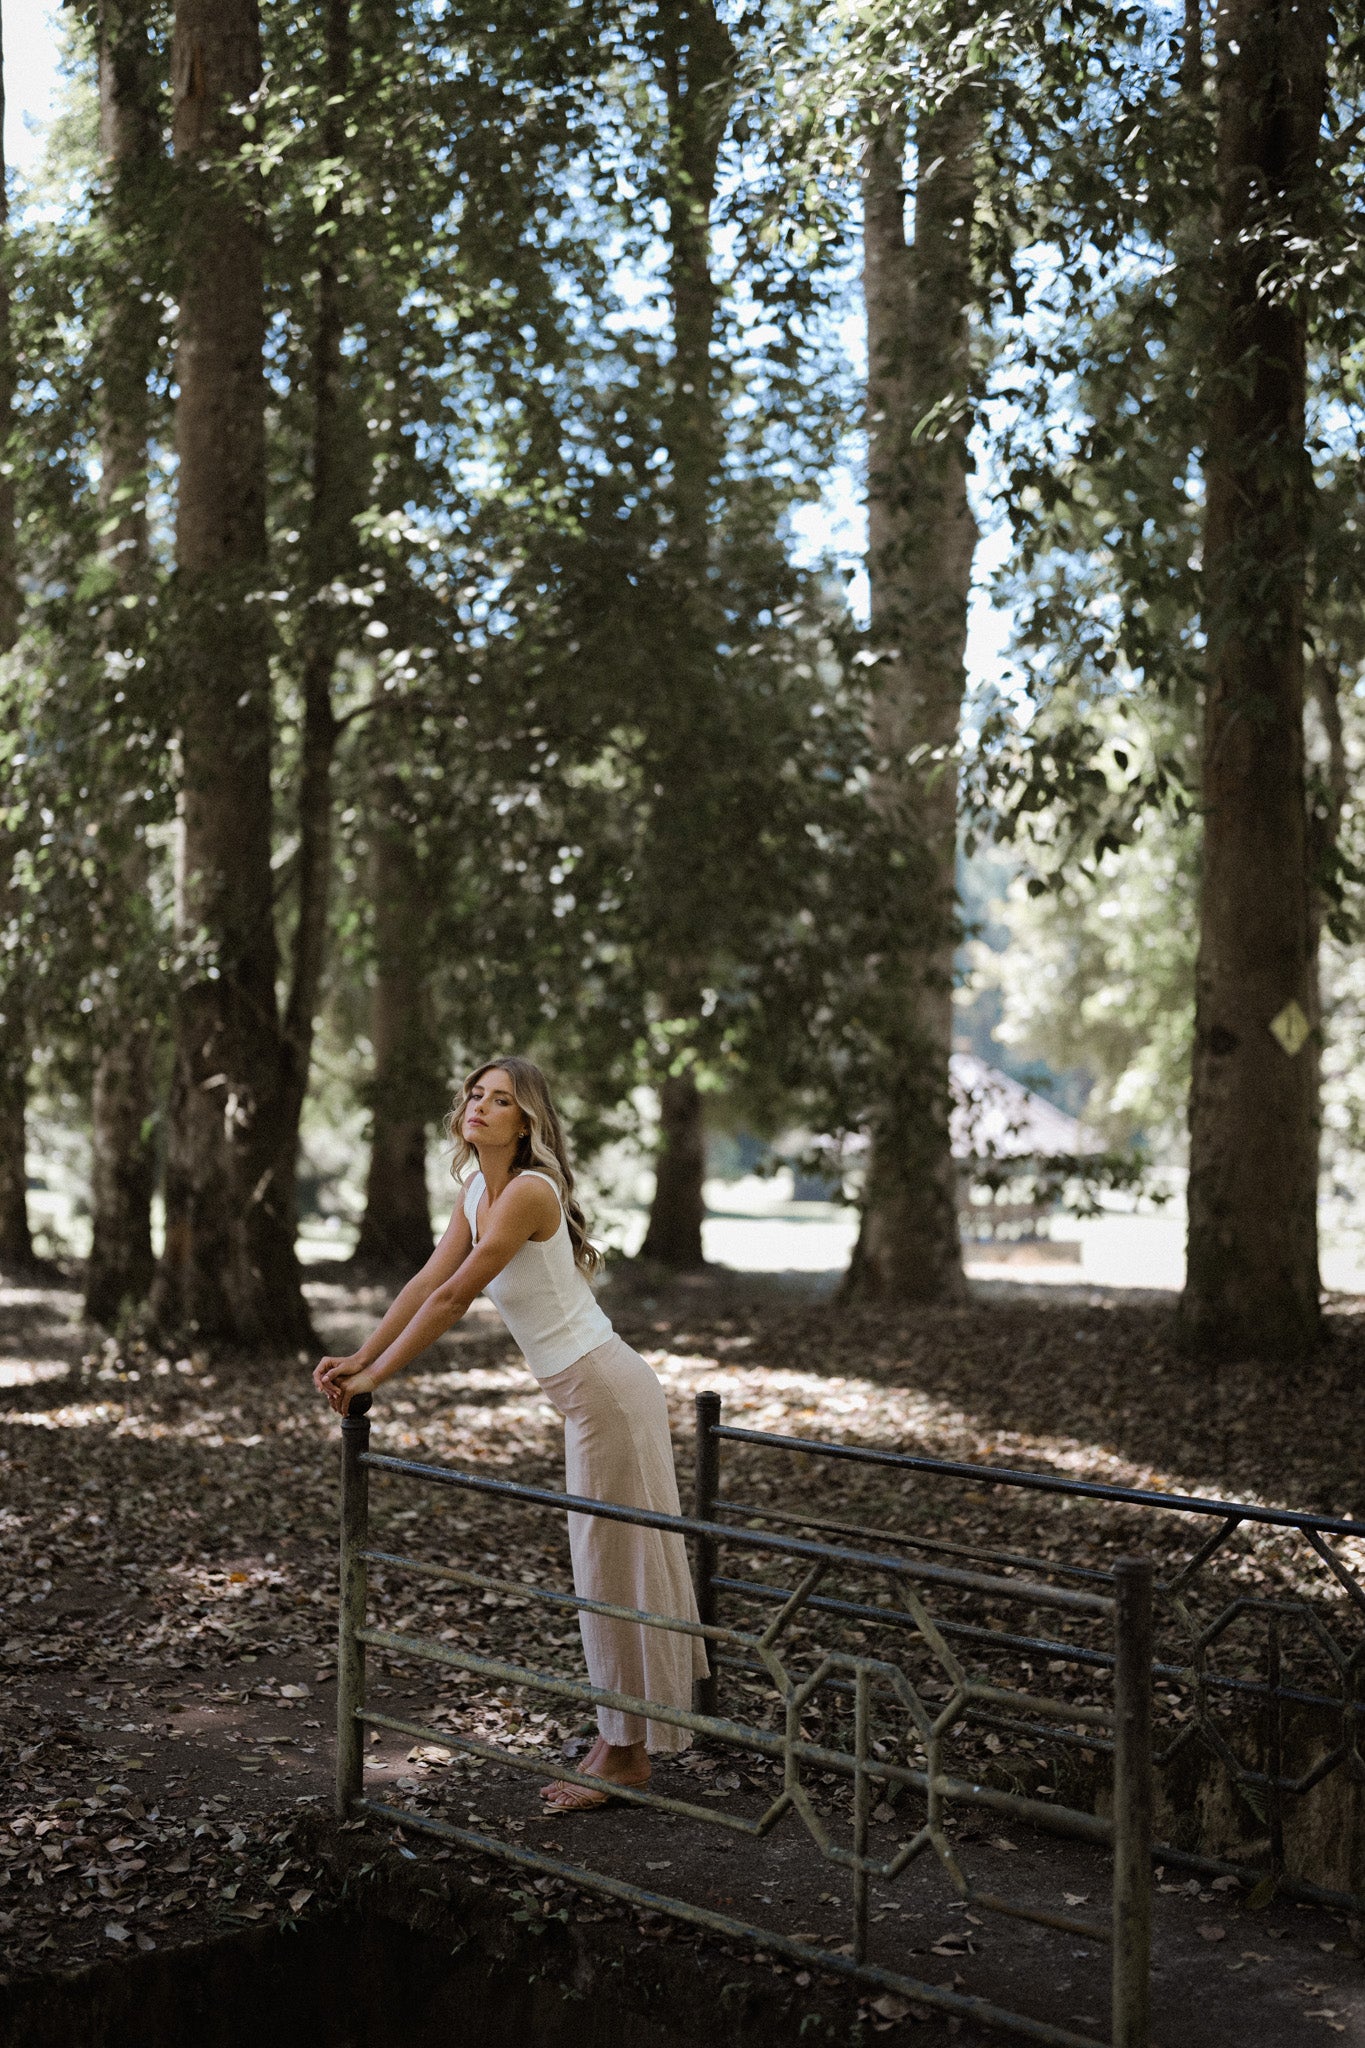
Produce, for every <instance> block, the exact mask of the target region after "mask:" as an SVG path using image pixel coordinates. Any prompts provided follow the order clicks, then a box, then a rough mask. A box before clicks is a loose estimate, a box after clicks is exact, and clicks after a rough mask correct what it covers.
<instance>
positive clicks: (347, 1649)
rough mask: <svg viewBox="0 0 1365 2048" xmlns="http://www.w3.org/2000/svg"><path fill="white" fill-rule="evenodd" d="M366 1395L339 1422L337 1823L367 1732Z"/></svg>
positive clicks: (356, 1787) (356, 1785) (361, 1762)
mask: <svg viewBox="0 0 1365 2048" xmlns="http://www.w3.org/2000/svg"><path fill="white" fill-rule="evenodd" d="M369 1406H370V1396H369V1395H368V1394H358V1395H357V1396H356V1398H355V1400H354V1401H353V1402H352V1403H351V1412H350V1414H349V1415H345V1416H343V1417H342V1421H341V1605H340V1611H339V1613H338V1616H337V1782H336V1812H337V1819H338V1820H346V1819H348V1818H349V1816H350V1811H351V1802H352V1801H353V1800H355V1799H358V1798H359V1797H360V1794H361V1792H362V1790H363V1788H364V1776H365V1747H364V1744H365V1731H364V1729H363V1727H362V1726H361V1724H360V1722H359V1721H357V1719H356V1713H357V1710H358V1709H359V1708H361V1707H363V1706H364V1704H365V1645H364V1644H363V1643H360V1642H357V1641H356V1631H357V1629H362V1628H364V1626H365V1593H366V1580H367V1571H366V1566H365V1557H364V1552H365V1549H366V1547H367V1545H368V1543H369V1540H370V1475H369V1472H368V1470H367V1469H366V1467H365V1466H364V1465H362V1464H361V1462H360V1461H361V1458H362V1457H363V1456H364V1454H365V1452H366V1451H367V1450H368V1449H369V1446H370V1424H369V1420H368V1414H367V1411H368V1409H369Z"/></svg>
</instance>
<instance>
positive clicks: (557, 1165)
mask: <svg viewBox="0 0 1365 2048" xmlns="http://www.w3.org/2000/svg"><path fill="white" fill-rule="evenodd" d="M494 1067H500V1068H501V1069H502V1071H503V1073H504V1074H506V1076H507V1078H508V1080H509V1081H510V1082H511V1083H512V1096H513V1100H514V1101H515V1102H516V1105H517V1108H518V1109H519V1110H520V1111H521V1113H522V1115H523V1116H524V1117H525V1119H526V1129H525V1130H524V1131H523V1132H522V1135H521V1138H520V1140H519V1141H518V1144H517V1149H516V1152H515V1154H514V1156H513V1159H512V1171H513V1173H514V1174H516V1173H524V1172H525V1171H526V1169H527V1168H528V1167H534V1168H535V1170H536V1171H537V1172H538V1173H545V1174H548V1175H549V1177H550V1179H551V1180H552V1181H553V1182H554V1184H555V1187H556V1188H557V1189H558V1191H559V1199H560V1202H561V1204H562V1205H563V1209H564V1220H565V1222H566V1223H567V1224H568V1226H569V1241H570V1243H571V1244H572V1246H573V1257H574V1264H575V1265H576V1266H581V1267H582V1269H583V1271H584V1272H585V1273H595V1272H596V1271H597V1268H598V1267H599V1266H600V1265H601V1263H602V1254H601V1253H600V1252H599V1251H598V1249H597V1247H596V1245H595V1244H592V1243H590V1242H589V1239H588V1225H587V1219H586V1217H585V1216H584V1214H583V1211H582V1209H581V1208H580V1207H579V1205H578V1197H577V1196H576V1195H575V1194H574V1185H573V1168H572V1167H571V1166H570V1164H569V1147H568V1142H567V1140H566V1139H565V1136H564V1126H563V1124H562V1123H561V1122H560V1120H559V1111H558V1110H557V1109H556V1108H555V1105H554V1099H553V1097H552V1096H551V1094H550V1084H549V1082H548V1081H547V1080H546V1078H545V1076H544V1074H543V1073H542V1072H541V1070H540V1068H539V1067H538V1066H537V1065H536V1063H535V1061H534V1060H527V1059H522V1058H521V1057H520V1055H519V1054H517V1053H513V1054H511V1056H510V1057H509V1058H507V1059H501V1060H485V1061H484V1062H483V1065H482V1066H479V1067H475V1069H474V1071H473V1073H472V1074H466V1076H465V1078H464V1082H463V1084H462V1086H461V1088H460V1094H459V1099H458V1101H457V1102H456V1104H455V1107H454V1108H453V1109H452V1110H451V1112H450V1115H449V1116H448V1117H447V1118H446V1135H447V1137H449V1139H450V1141H451V1143H452V1145H453V1146H454V1156H453V1157H452V1159H451V1162H450V1171H451V1173H452V1175H453V1176H454V1178H455V1179H456V1180H458V1181H463V1180H464V1177H465V1168H466V1167H467V1166H468V1165H469V1162H470V1160H471V1159H472V1160H473V1161H474V1163H475V1165H476V1166H477V1164H478V1153H477V1152H476V1151H475V1149H474V1147H473V1146H472V1145H471V1144H469V1143H468V1141H467V1140H466V1138H465V1135H464V1113H465V1110H466V1109H467V1108H468V1107H469V1097H470V1095H471V1093H472V1092H473V1089H474V1085H475V1083H476V1082H477V1081H479V1080H481V1079H482V1078H483V1076H484V1075H485V1074H489V1073H491V1072H492V1071H493V1069H494Z"/></svg>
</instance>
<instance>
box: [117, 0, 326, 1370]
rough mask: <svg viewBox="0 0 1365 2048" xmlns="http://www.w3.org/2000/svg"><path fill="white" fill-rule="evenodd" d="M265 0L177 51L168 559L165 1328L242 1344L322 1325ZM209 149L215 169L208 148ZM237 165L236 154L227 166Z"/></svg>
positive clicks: (203, 27)
mask: <svg viewBox="0 0 1365 2048" xmlns="http://www.w3.org/2000/svg"><path fill="white" fill-rule="evenodd" d="M260 62H261V57H260V23H259V19H258V15H257V9H256V6H255V4H254V0H179V4H178V5H177V7H176V15H175V31H174V40H173V44H172V91H173V98H174V127H173V133H174V142H175V153H176V157H177V160H178V162H179V165H180V167H181V174H182V180H183V183H182V187H181V189H182V193H183V195H184V214H183V223H184V236H185V242H184V252H183V278H182V286H181V299H180V331H179V346H178V355H177V376H178V379H179V384H180V398H179V402H178V405H177V408H176V446H177V453H178V456H179V502H178V509H177V519H176V559H177V571H178V575H177V583H178V596H179V607H180V611H179V630H180V653H181V673H182V684H183V690H184V708H183V716H182V726H181V749H182V756H183V793H182V798H181V819H180V839H179V874H178V908H179V926H180V933H181V941H182V946H183V947H184V949H185V952H186V954H187V956H188V960H187V965H186V968H185V981H184V984H183V986H182V990H181V993H180V997H179V1000H178V1002H177V1006H176V1020H175V1074H174V1080H173V1084H172V1095H171V1114H170V1128H169V1147H168V1160H167V1187H166V1206H167V1217H166V1247H165V1252H164V1254H163V1257H162V1262H161V1267H160V1270H159V1273H158V1276H157V1287H156V1300H155V1307H156V1311H157V1319H158V1321H159V1322H160V1323H161V1324H163V1325H165V1326H173V1327H182V1326H188V1327H191V1328H193V1329H195V1330H197V1331H198V1332H199V1333H200V1334H201V1335H202V1336H204V1337H207V1338H209V1339H213V1340H219V1341H225V1342H229V1343H235V1344H262V1343H269V1344H295V1343H304V1342H306V1341H308V1339H309V1338H310V1336H311V1332H310V1329H309V1323H308V1315H307V1310H306V1308H305V1306H304V1301H303V1294H302V1290H301V1287H300V1284H299V1269H298V1263H297V1259H296V1256H295V1250H294V1240H293V1230H292V1220H293V1217H292V1212H293V1202H292V1198H291V1192H290V1190H289V1189H287V1188H285V1187H283V1186H282V1185H281V1183H280V1176H279V1161H278V1153H277V1143H276V1141H277V1132H278V1122H279V1117H280V1114H281V1111H282V1108H283V1100H284V1090H285V1083H286V1078H287V1059H286V1053H285V1047H284V1040H283V1033H282V1030H281V1027H280V1020H279V1014H278V1010H277V1007H276V987H275V983H276V969H277V966H278V955H277V944H276V936H275V926H274V906H273V891H272V883H271V870H270V853H271V789H270V757H271V738H272V723H273V719H272V705H271V699H270V675H269V667H268V663H267V659H266V647H265V641H264V634H263V621H262V617H261V607H260V605H259V604H258V603H254V602H253V601H252V598H253V593H255V592H256V591H258V590H259V589H260V588H261V587H262V585H263V583H264V577H265V567H266V563H265V417H264V402H265V383H264V375H263V369H262V351H263V341H264V313H263V292H262V236H261V228H260V221H259V216H258V211H257V207H256V204H255V197H254V192H253V189H252V187H251V184H250V182H249V180H248V177H247V174H246V171H245V168H244V167H243V166H242V165H241V164H240V163H238V164H237V165H231V159H232V157H233V156H234V154H235V153H237V152H238V151H239V150H240V147H241V144H242V141H243V132H242V129H241V126H240V116H239V115H237V114H235V113H234V112H233V111H232V110H233V108H234V107H241V106H242V105H244V104H245V103H247V102H248V101H249V100H250V99H251V97H252V95H253V93H254V92H255V90H256V88H257V86H258V84H259V83H260ZM214 160H216V161H214ZM224 162H226V163H227V164H228V165H229V166H230V168H229V169H226V170H225V169H224V168H222V167H221V166H222V165H223V164H224Z"/></svg>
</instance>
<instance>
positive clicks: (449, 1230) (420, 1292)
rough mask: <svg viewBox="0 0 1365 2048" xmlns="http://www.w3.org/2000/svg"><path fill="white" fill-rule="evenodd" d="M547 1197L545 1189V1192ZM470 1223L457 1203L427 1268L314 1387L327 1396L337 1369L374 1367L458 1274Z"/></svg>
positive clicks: (330, 1361) (327, 1364)
mask: <svg viewBox="0 0 1365 2048" xmlns="http://www.w3.org/2000/svg"><path fill="white" fill-rule="evenodd" d="M546 1192H547V1193H548V1192H549V1191H548V1189H547V1190H546ZM473 1241H474V1240H473V1234H472V1232H471V1231H470V1228H469V1220H468V1218H467V1217H466V1215H465V1213H464V1199H463V1196H462V1197H461V1199H460V1201H459V1202H457V1203H456V1205H455V1209H454V1212H453V1213H452V1215H451V1218H450V1221H449V1223H448V1224H447V1225H446V1228H445V1231H444V1233H443V1235H442V1237H441V1241H440V1243H439V1244H438V1245H437V1247H436V1249H435V1251H434V1252H433V1253H432V1255H431V1257H430V1258H429V1259H428V1260H427V1262H426V1264H425V1265H424V1266H422V1267H421V1268H420V1269H419V1270H418V1271H417V1272H416V1273H414V1274H413V1276H412V1278H411V1280H409V1281H408V1283H407V1285H406V1286H405V1287H404V1288H402V1289H401V1291H400V1292H399V1293H398V1294H396V1295H395V1296H394V1299H393V1301H392V1302H391V1303H390V1305H389V1307H388V1308H387V1309H386V1310H385V1312H384V1316H383V1319H382V1320H381V1321H380V1322H379V1323H378V1324H377V1325H376V1327H375V1328H374V1329H373V1330H372V1331H371V1333H370V1335H369V1336H368V1337H367V1338H366V1339H365V1342H364V1343H363V1344H362V1345H361V1346H360V1348H359V1350H358V1351H353V1352H351V1353H350V1354H349V1356H347V1357H345V1358H324V1359H322V1360H321V1362H320V1363H319V1365H318V1366H317V1368H316V1370H315V1371H314V1373H313V1384H314V1386H315V1387H318V1388H319V1389H320V1390H321V1391H322V1392H324V1393H325V1392H326V1385H325V1382H326V1381H327V1380H329V1379H330V1378H332V1377H333V1376H334V1375H335V1373H336V1369H337V1368H338V1367H341V1368H344V1371H345V1373H346V1374H347V1375H351V1374H354V1373H358V1372H364V1371H365V1369H366V1367H367V1366H371V1365H373V1364H374V1361H375V1360H376V1358H378V1357H380V1356H381V1354H382V1353H383V1352H384V1351H386V1350H387V1349H388V1347H389V1345H390V1344H392V1342H393V1340H394V1338H395V1337H397V1336H399V1335H400V1334H401V1332H402V1331H404V1330H405V1329H406V1328H407V1326H408V1324H409V1323H410V1322H411V1321H412V1319H413V1317H414V1316H415V1315H416V1314H417V1312H418V1310H419V1309H420V1308H421V1307H422V1304H423V1303H424V1302H425V1301H427V1300H429V1299H430V1297H431V1295H432V1294H433V1293H434V1292H435V1290H436V1289H437V1288H438V1287H439V1286H441V1284H442V1283H443V1282H444V1281H446V1280H449V1279H450V1277H451V1275H452V1274H453V1273H456V1272H458V1271H459V1268H460V1267H461V1266H462V1265H463V1263H464V1261H465V1260H466V1259H467V1258H468V1256H469V1252H470V1248H471V1246H472V1244H473Z"/></svg>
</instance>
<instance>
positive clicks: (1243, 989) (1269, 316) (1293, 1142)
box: [1181, 0, 1328, 1359]
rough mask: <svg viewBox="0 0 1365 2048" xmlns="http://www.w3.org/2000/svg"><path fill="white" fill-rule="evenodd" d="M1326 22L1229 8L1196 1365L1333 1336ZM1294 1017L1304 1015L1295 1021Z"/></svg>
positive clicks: (1214, 456)
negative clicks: (1312, 793)
mask: <svg viewBox="0 0 1365 2048" xmlns="http://www.w3.org/2000/svg"><path fill="white" fill-rule="evenodd" d="M1327 26H1328V14H1327V9H1326V6H1325V4H1324V0H1297V4H1295V5H1293V6H1291V5H1289V4H1287V0H1279V4H1266V0H1224V4H1223V5H1222V6H1221V7H1220V9H1219V11H1218V15H1217V19H1216V24H1215V33H1216V45H1217V86H1216V91H1217V163H1216V170H1217V204H1218V240H1217V247H1216V285H1217V295H1216V300H1215V305H1216V320H1217V328H1216V335H1215V345H1214V349H1213V352H1212V377H1211V383H1210V397H1209V408H1208V448H1207V456H1206V491H1207V499H1206V504H1207V510H1206V524H1205V542H1204V581H1205V626H1206V631H1207V636H1208V656H1207V680H1206V686H1205V706H1204V731H1203V757H1202V758H1203V804H1204V849H1203V870H1202V877H1201V887H1200V902H1199V916H1200V936H1199V955H1198V964H1197V968H1196V989H1195V1044H1194V1071H1193V1078H1192V1085H1191V1092H1190V1181H1189V1246H1188V1266H1187V1280H1186V1285H1185V1292H1184V1296H1183V1298H1182V1302H1181V1316H1182V1321H1183V1324H1184V1328H1185V1331H1186V1334H1187V1336H1188V1338H1189V1341H1190V1343H1191V1344H1192V1346H1193V1347H1194V1349H1195V1350H1196V1352H1198V1353H1200V1354H1202V1355H1204V1356H1207V1357H1227V1356H1234V1357H1235V1356H1237V1355H1243V1356H1244V1355H1246V1354H1247V1353H1249V1352H1253V1351H1254V1352H1258V1353H1260V1354H1261V1355H1263V1356H1271V1357H1282V1358H1285V1359H1292V1358H1295V1357H1298V1356H1300V1355H1302V1353H1303V1352H1304V1351H1306V1350H1307V1349H1308V1348H1309V1347H1310V1346H1311V1345H1312V1343H1313V1342H1314V1340H1315V1338H1316V1336H1317V1333H1318V1329H1319V1289H1318V1244H1317V1155H1318V1119H1317V1088H1316V1081H1317V1060H1316V1057H1315V1049H1314V1048H1313V1047H1312V1046H1311V1045H1310V1044H1308V1043H1300V1044H1294V1043H1293V1042H1292V1038H1293V1032H1292V1029H1291V1033H1290V1041H1291V1042H1290V1043H1288V1044H1285V1043H1281V1041H1280V1039H1279V1038H1277V1036H1276V1032H1275V1030H1273V1029H1272V1026H1273V1025H1275V1024H1276V1020H1280V1029H1281V1031H1283V1030H1284V1029H1285V1028H1286V1026H1289V1027H1292V1026H1293V1024H1294V1021H1295V1011H1297V1012H1298V1013H1299V1014H1300V1015H1301V1016H1302V1017H1303V1018H1304V1019H1306V1020H1307V1021H1308V1023H1309V1024H1310V1025H1311V1024H1312V1022H1313V1020H1314V1018H1315V1015H1316V1001H1315V990H1314V974H1313V959H1312V950H1313V948H1312V937H1313V933H1312V921H1313V911H1312V905H1311V900H1310V899H1311V893H1312V878H1311V876H1310V874H1309V871H1308V870H1309V860H1308V846H1307V823H1306V817H1305V809H1306V805H1305V785H1304V744H1303V715H1304V656H1303V605H1304V581H1305V555H1306V549H1307V529H1308V511H1309V494H1310V491H1311V475H1310V471H1309V464H1308V456H1307V451H1306V447H1305V423H1304V411H1305V385H1306V369H1305V363H1306V328H1305V318H1304V313H1303V309H1302V305H1301V303H1295V302H1293V301H1286V300H1284V299H1282V298H1281V299H1272V298H1271V297H1270V296H1269V295H1268V292H1267V290H1266V288H1265V284H1264V277H1265V272H1266V270H1267V267H1268V266H1270V265H1271V262H1272V257H1274V256H1277V255H1278V252H1279V250H1280V248H1281V246H1282V243H1281V236H1282V233H1283V229H1284V224H1285V222H1286V221H1288V222H1289V223H1291V224H1293V223H1296V222H1297V223H1301V224H1304V225H1305V226H1306V225H1307V224H1308V223H1309V222H1311V219H1312V216H1313V213H1314V212H1315V209H1316V197H1315V195H1316V187H1317V181H1318V175H1319V167H1318V156H1319V142H1318V137H1319V131H1320V127H1321V122H1322V115H1323V108H1324V101H1325V92H1326V48H1327ZM1291 1005H1292V1006H1294V1007H1293V1008H1291V1007H1290V1006H1291Z"/></svg>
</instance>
